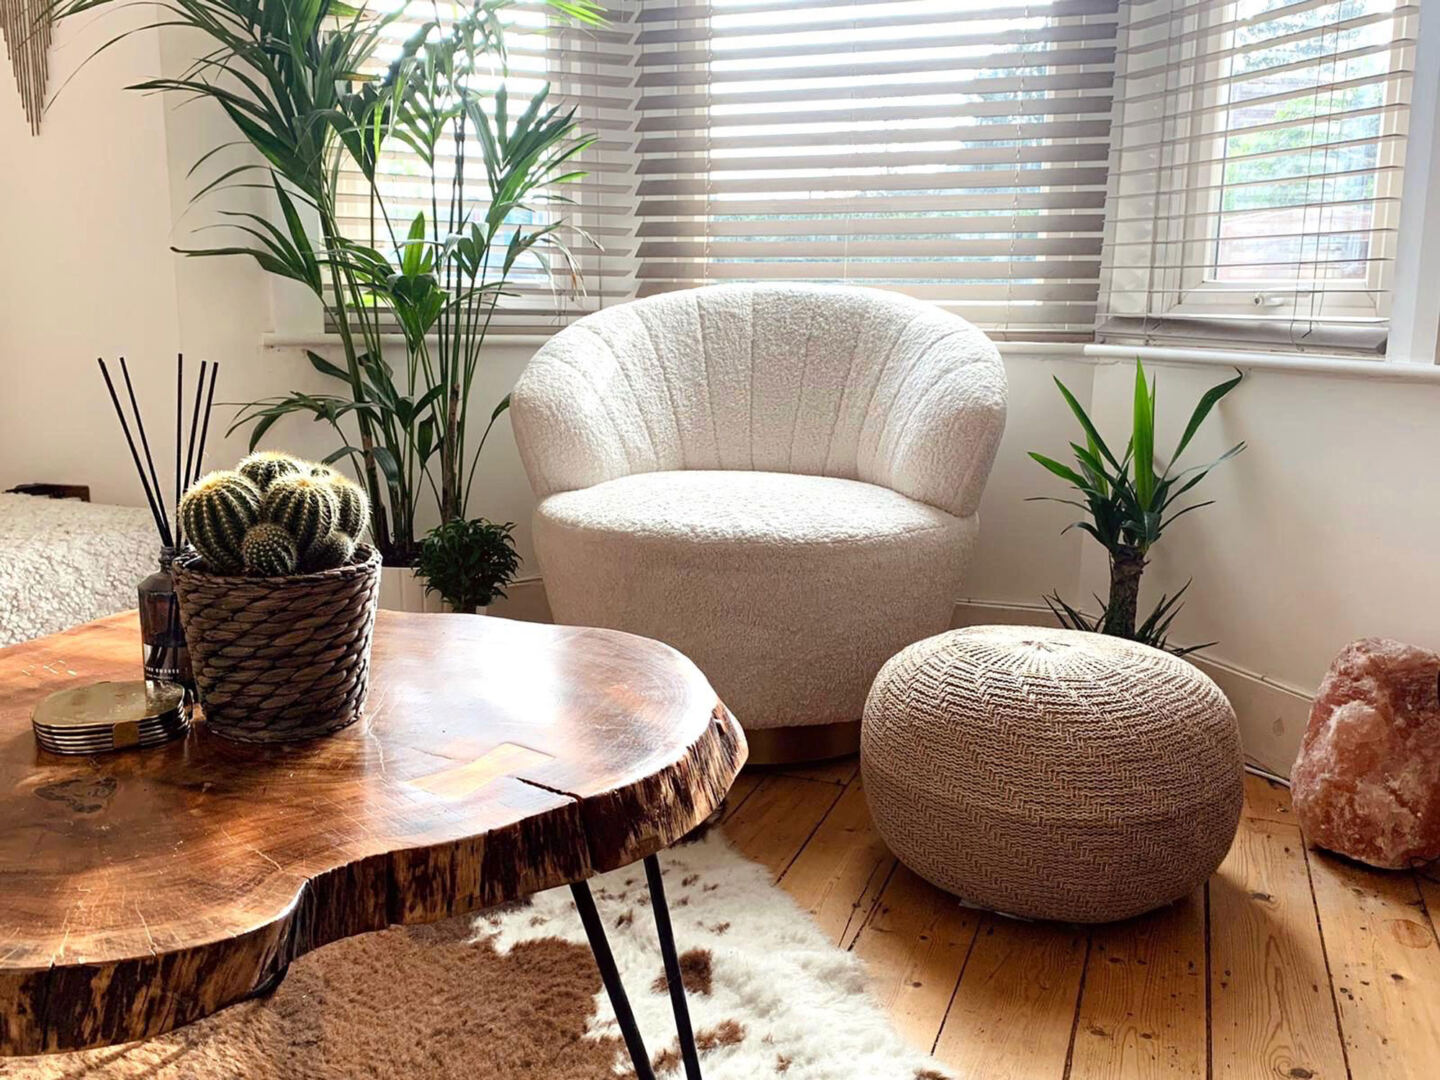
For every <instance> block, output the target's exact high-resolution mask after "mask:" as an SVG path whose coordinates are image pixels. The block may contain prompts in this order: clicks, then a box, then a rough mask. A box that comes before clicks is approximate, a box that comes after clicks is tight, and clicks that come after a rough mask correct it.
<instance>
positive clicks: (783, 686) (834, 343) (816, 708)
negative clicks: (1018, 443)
mask: <svg viewBox="0 0 1440 1080" xmlns="http://www.w3.org/2000/svg"><path fill="white" fill-rule="evenodd" d="M1005 396H1006V387H1005V372H1004V368H1003V366H1002V364H1001V362H1000V357H999V354H998V353H997V352H996V350H995V347H994V346H993V345H992V344H991V343H990V341H989V340H988V339H987V338H986V337H985V335H984V334H983V333H981V332H980V331H979V330H977V329H975V328H974V327H973V326H971V325H970V324H969V323H967V322H965V321H964V320H963V319H959V318H956V317H955V316H953V315H949V314H947V313H946V312H944V311H942V310H941V309H939V308H937V307H934V306H933V305H929V304H923V303H921V302H919V301H916V300H911V299H909V298H906V297H902V296H898V295H896V294H894V293H888V292H882V291H879V290H872V289H852V288H839V287H824V286H799V285H769V286H754V285H734V286H716V287H710V288H704V289H693V290H689V291H685V292H676V293H668V294H665V295H663V296H658V297H654V298H651V299H648V300H641V301H637V302H635V303H630V304H623V305H620V306H619V307H615V308H610V309H607V310H605V311H602V312H600V313H598V314H595V315H591V316H588V317H587V318H584V319H582V320H580V321H579V322H577V323H575V324H574V325H573V326H571V327H570V328H569V329H567V330H564V331H562V332H561V333H559V334H557V335H556V336H555V337H554V338H552V339H551V341H550V342H549V343H548V344H547V345H546V346H545V347H544V348H542V349H541V350H540V351H539V352H538V353H536V355H535V358H534V359H533V360H532V361H531V362H530V364H529V366H528V367H527V368H526V370H525V372H524V374H523V375H522V376H521V377H520V380H519V382H518V383H517V384H516V387H515V393H514V398H513V416H514V426H515V435H516V440H517V442H518V443H519V446H520V454H521V458H522V460H523V461H524V463H525V469H526V472H527V473H528V475H529V477H530V483H531V486H532V487H534V489H535V491H536V494H537V495H539V496H540V497H541V499H542V501H541V503H540V506H539V508H538V509H537V511H536V515H535V547H536V553H537V556H538V558H539V562H540V567H541V571H542V573H543V574H544V576H545V585H546V593H547V595H548V597H549V600H550V606H551V609H552V610H553V612H554V614H555V617H556V619H557V621H559V622H563V623H570V624H576V625H599V626H608V627H613V628H616V629H620V630H628V631H631V632H633V633H638V634H644V635H646V636H648V637H655V638H659V639H660V640H662V641H665V642H668V643H669V644H671V645H673V646H675V647H676V648H678V649H680V650H681V651H682V652H684V653H685V654H686V655H688V656H690V657H691V659H693V660H694V661H695V662H696V663H697V664H698V665H699V666H700V668H701V670H703V671H704V672H705V673H706V675H707V676H708V677H709V678H710V681H711V682H712V683H713V684H714V686H715V688H716V690H717V691H719V693H720V696H721V697H722V698H724V699H725V701H726V703H727V704H728V705H729V706H730V708H731V709H732V710H733V711H734V712H735V715H736V716H737V717H738V718H739V719H740V721H741V723H743V724H744V725H745V726H746V727H749V728H764V727H779V726H791V725H803V724H827V723H835V722H842V721H854V720H858V719H859V717H860V712H861V709H862V707H863V704H864V700H865V693H866V691H867V690H868V688H869V685H870V680H871V679H872V678H873V677H874V675H875V673H876V671H877V670H879V667H880V665H881V664H882V663H883V662H884V661H885V660H886V659H887V658H889V657H890V656H891V655H892V654H893V653H895V652H896V651H898V650H899V649H901V648H903V647H904V646H905V645H908V644H910V643H911V642H913V641H916V640H918V639H920V638H923V637H926V636H928V635H930V634H934V633H936V632H938V631H940V630H943V629H944V628H945V627H946V626H948V625H949V621H950V615H951V610H952V608H953V604H954V601H955V599H956V597H957V596H958V595H959V589H960V576H961V573H962V572H963V569H964V567H965V564H966V561H967V560H968V558H969V555H970V551H971V548H972V546H973V543H974V539H975V536H976V532H977V529H978V521H977V518H976V515H975V511H976V507H977V506H978V504H979V501H980V495H981V493H982V491H983V490H984V487H985V481H986V479H987V478H988V476H989V473H990V466H991V464H992V462H993V460H994V457H995V451H996V448H997V446H998V445H999V441H1000V435H1001V432H1002V430H1003V428H1004V424H1005Z"/></svg>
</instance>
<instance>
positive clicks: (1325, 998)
mask: <svg viewBox="0 0 1440 1080" xmlns="http://www.w3.org/2000/svg"><path fill="white" fill-rule="evenodd" d="M1210 1032H1211V1053H1212V1055H1213V1061H1212V1075H1213V1076H1214V1077H1215V1078H1216V1080H1261V1078H1265V1080H1269V1078H1272V1077H1295V1078H1297V1080H1344V1078H1345V1076H1346V1068H1345V1056H1344V1052H1343V1051H1342V1049H1341V1045H1340V1031H1339V1026H1338V1023H1337V1019H1336V1013H1335V1001H1334V995H1333V993H1332V992H1331V986H1330V978H1329V974H1328V971H1327V968H1326V962H1325V951H1324V947H1323V944H1322V942H1321V938H1320V927H1319V924H1318V923H1317V921H1316V917H1315V902H1314V899H1313V897H1312V896H1311V892H1310V878H1309V875H1308V873H1307V872H1306V861H1305V849H1304V846H1303V842H1302V841H1301V838H1300V830H1299V829H1298V828H1296V827H1295V826H1294V825H1292V824H1278V823H1276V822H1274V821H1270V820H1266V819H1263V818H1258V817H1251V816H1249V815H1246V816H1243V817H1242V818H1241V819H1240V829H1239V832H1238V833H1237V835H1236V837H1235V844H1234V846H1233V847H1232V848H1231V849H1230V854H1229V855H1228V856H1226V859H1225V862H1224V863H1223V864H1222V865H1221V867H1220V869H1219V871H1218V872H1217V873H1216V874H1215V875H1214V876H1213V877H1212V878H1211V879H1210Z"/></svg>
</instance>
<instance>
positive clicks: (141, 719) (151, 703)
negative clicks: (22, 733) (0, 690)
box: [30, 680, 190, 754]
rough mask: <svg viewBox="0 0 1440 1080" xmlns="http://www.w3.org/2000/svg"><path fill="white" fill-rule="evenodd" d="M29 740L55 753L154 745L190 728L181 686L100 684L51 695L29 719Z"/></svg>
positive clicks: (127, 683) (156, 683)
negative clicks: (31, 735)
mask: <svg viewBox="0 0 1440 1080" xmlns="http://www.w3.org/2000/svg"><path fill="white" fill-rule="evenodd" d="M30 724H31V726H32V727H33V728H34V729H35V741H36V742H37V743H39V744H40V745H41V746H42V747H43V748H44V749H46V750H49V751H52V752H53V753H56V754H99V753H103V752H105V751H107V750H125V749H127V748H129V747H135V746H157V745H159V744H160V743H165V742H169V741H170V740H171V739H179V738H182V737H184V735H185V733H186V732H188V731H189V730H190V715H189V713H188V712H187V711H186V709H185V689H184V687H182V686H180V684H179V683H170V682H151V681H149V680H145V681H143V682H101V683H91V684H90V685H89V686H76V687H72V688H70V689H69V690H61V691H59V692H58V693H55V694H51V695H50V696H49V697H48V698H46V699H45V700H44V701H42V702H41V703H40V704H39V705H38V706H36V708H35V712H34V714H33V715H32V716H31V718H30Z"/></svg>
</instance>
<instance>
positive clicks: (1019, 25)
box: [636, 0, 1119, 340]
mask: <svg viewBox="0 0 1440 1080" xmlns="http://www.w3.org/2000/svg"><path fill="white" fill-rule="evenodd" d="M1118 8H1119V0H1054V2H1050V3H1046V2H1031V3H1015V2H1007V0H848V2H847V0H711V2H709V3H685V2H684V0H646V2H645V3H643V4H642V6H641V8H640V12H639V17H638V26H639V31H640V32H639V35H638V37H637V61H636V62H637V64H638V70H639V74H638V78H637V80H636V82H637V88H638V91H639V97H638V102H637V106H638V110H639V124H638V131H639V135H640V138H639V144H638V151H639V155H640V164H639V169H640V178H639V179H640V184H639V189H638V204H637V206H638V218H639V243H638V248H637V256H638V264H637V277H638V290H639V292H640V294H641V295H646V294H649V293H654V292H661V291H665V290H667V289H677V288H686V287H690V286H694V285H700V284H705V283H713V282H723V281H757V280H758V281H778V280H798V281H824V282H848V283H852V284H860V285H872V286H878V287H881V288H888V289H897V290H900V291H902V292H905V293H908V294H910V295H912V296H917V297H922V298H925V299H928V300H932V301H935V302H937V303H939V304H941V305H943V306H945V307H947V308H949V309H951V310H953V311H956V312H957V313H959V314H961V315H964V316H966V317H968V318H969V319H971V321H973V322H975V323H977V324H978V325H981V326H983V327H985V328H987V329H988V330H990V331H991V332H992V334H994V335H995V336H997V337H1015V338H1023V339H1029V340H1036V339H1046V338H1048V339H1068V340H1082V339H1089V338H1090V337H1091V336H1092V335H1093V329H1094V319H1095V303H1096V298H1097V295H1098V291H1099V271H1100V265H1099V257H1100V250H1101V241H1102V233H1103V226H1104V219H1103V210H1104V200H1105V184H1106V159H1107V156H1108V154H1109V133H1110V113H1111V107H1112V97H1111V85H1112V81H1113V77H1114V66H1113V65H1114V56H1115V36H1116V27H1117V11H1118Z"/></svg>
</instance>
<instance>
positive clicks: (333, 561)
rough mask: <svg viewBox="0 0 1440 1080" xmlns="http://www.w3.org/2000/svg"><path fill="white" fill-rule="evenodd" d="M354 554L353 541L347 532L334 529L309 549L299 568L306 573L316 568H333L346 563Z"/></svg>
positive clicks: (312, 571)
mask: <svg viewBox="0 0 1440 1080" xmlns="http://www.w3.org/2000/svg"><path fill="white" fill-rule="evenodd" d="M354 554H355V541H354V540H353V539H352V538H351V537H350V536H349V535H348V534H346V533H343V532H341V531H340V530H339V529H336V530H335V531H334V532H332V533H331V534H330V535H329V536H327V537H326V538H325V539H324V540H322V541H320V543H318V544H316V545H315V546H314V547H313V548H311V549H310V554H309V555H308V556H307V557H306V559H305V561H304V562H303V563H302V564H301V569H303V570H304V571H305V572H306V573H307V574H308V573H314V572H315V571H316V570H333V569H335V568H336V567H337V566H344V565H345V564H346V563H348V562H349V561H350V559H351V558H352V557H353V556H354Z"/></svg>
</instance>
